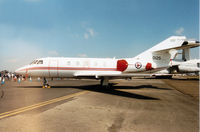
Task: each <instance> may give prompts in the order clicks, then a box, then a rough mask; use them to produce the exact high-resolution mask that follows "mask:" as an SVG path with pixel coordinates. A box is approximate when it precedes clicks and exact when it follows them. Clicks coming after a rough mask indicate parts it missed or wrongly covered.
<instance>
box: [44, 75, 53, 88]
mask: <svg viewBox="0 0 200 132" xmlns="http://www.w3.org/2000/svg"><path fill="white" fill-rule="evenodd" d="M42 88H51V86H50V85H49V84H48V80H47V79H46V78H45V77H44V79H43V86H42Z"/></svg>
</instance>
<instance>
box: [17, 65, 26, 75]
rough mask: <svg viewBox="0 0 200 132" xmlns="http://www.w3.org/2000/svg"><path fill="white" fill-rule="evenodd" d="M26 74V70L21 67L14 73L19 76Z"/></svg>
mask: <svg viewBox="0 0 200 132" xmlns="http://www.w3.org/2000/svg"><path fill="white" fill-rule="evenodd" d="M25 72H26V68H25V67H21V68H18V69H16V70H15V73H17V74H20V75H24V74H25Z"/></svg>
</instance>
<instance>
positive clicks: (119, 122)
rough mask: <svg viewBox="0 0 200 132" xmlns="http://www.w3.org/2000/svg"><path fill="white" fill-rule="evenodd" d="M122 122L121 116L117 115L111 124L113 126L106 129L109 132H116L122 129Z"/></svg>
mask: <svg viewBox="0 0 200 132" xmlns="http://www.w3.org/2000/svg"><path fill="white" fill-rule="evenodd" d="M123 121H124V118H123V114H122V113H121V114H119V116H117V117H116V118H115V120H114V122H113V124H112V125H111V126H110V127H109V128H108V131H109V132H117V131H119V129H120V128H121V127H122V123H123Z"/></svg>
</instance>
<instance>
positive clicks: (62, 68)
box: [20, 67, 117, 71]
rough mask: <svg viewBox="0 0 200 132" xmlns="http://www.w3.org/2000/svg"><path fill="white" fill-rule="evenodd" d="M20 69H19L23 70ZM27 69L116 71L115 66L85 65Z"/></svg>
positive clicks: (31, 68) (32, 68)
mask: <svg viewBox="0 0 200 132" xmlns="http://www.w3.org/2000/svg"><path fill="white" fill-rule="evenodd" d="M24 70H26V69H22V70H20V71H24ZM27 70H92V71H116V70H117V69H116V68H86V67H30V68H27Z"/></svg>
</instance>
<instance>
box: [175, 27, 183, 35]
mask: <svg viewBox="0 0 200 132" xmlns="http://www.w3.org/2000/svg"><path fill="white" fill-rule="evenodd" d="M183 32H184V28H183V27H180V28H179V29H177V30H176V31H175V34H176V35H182V34H183Z"/></svg>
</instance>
